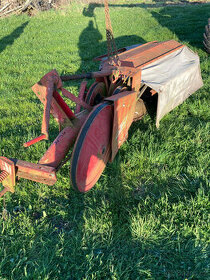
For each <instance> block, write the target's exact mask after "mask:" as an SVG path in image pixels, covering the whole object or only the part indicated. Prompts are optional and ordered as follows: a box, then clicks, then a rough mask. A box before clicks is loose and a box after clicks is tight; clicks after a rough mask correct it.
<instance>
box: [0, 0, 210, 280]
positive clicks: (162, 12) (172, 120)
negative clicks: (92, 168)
mask: <svg viewBox="0 0 210 280" xmlns="http://www.w3.org/2000/svg"><path fill="white" fill-rule="evenodd" d="M128 2H129V1H126V3H125V4H124V5H123V1H117V3H116V2H115V4H113V5H111V7H110V13H111V18H112V25H113V29H114V34H115V37H116V42H117V45H118V47H123V46H127V45H132V44H136V43H144V42H148V41H152V40H159V41H161V40H168V39H175V40H178V41H180V42H183V43H185V44H187V45H188V46H189V47H190V48H191V49H192V50H194V51H196V52H197V53H198V55H199V56H200V60H201V70H202V77H203V81H204V86H203V88H202V89H200V90H199V91H197V92H196V93H195V94H194V95H192V96H191V97H190V98H189V99H188V100H187V101H186V102H185V103H184V104H182V105H181V106H179V107H178V108H176V109H175V110H174V111H173V112H171V113H170V114H168V115H167V116H166V117H165V118H164V119H163V120H162V121H161V123H160V129H159V130H157V129H156V127H155V121H154V120H152V119H151V118H150V117H149V116H146V117H145V118H144V119H143V120H142V121H140V122H137V123H135V124H133V125H132V127H131V129H130V133H129V138H128V141H127V142H126V143H125V144H124V145H123V146H122V148H121V150H120V151H119V153H118V155H117V157H116V158H115V160H114V162H113V163H112V164H108V166H107V168H106V169H105V171H104V173H103V175H102V177H101V178H100V180H99V181H98V183H97V184H96V186H95V187H94V188H93V189H92V190H91V191H90V192H88V193H86V194H79V193H76V192H75V191H74V190H73V189H72V187H71V185H70V180H69V164H66V165H65V166H64V168H63V169H62V170H61V171H60V173H58V182H57V183H56V184H55V185H54V186H53V187H48V186H45V185H42V184H39V183H35V182H30V181H27V180H23V179H22V180H20V182H19V183H18V185H17V186H16V192H15V194H7V195H6V196H5V201H4V199H1V200H0V205H1V210H0V211H1V217H0V279H1V280H3V279H15V280H17V279H21V280H23V279H42V280H43V279H44V280H47V279H68V280H70V279H86V280H87V279H120V280H121V279H134V280H136V279H154V280H157V279H158V280H159V279H177V280H180V279H182V280H184V279H188V280H189V279H192V280H195V279H200V280H205V279H206V280H207V279H209V247H208V246H209V216H208V215H209V208H210V207H209V206H210V204H209V192H208V187H209V181H208V179H209V177H208V175H209V174H208V171H209V169H208V168H209V142H208V141H209V122H208V121H209V98H208V93H209V88H210V87H209V84H210V79H209V66H210V62H209V57H208V55H207V54H206V53H205V52H204V51H203V47H202V34H203V30H204V26H205V24H206V23H207V18H208V16H209V12H208V11H209V9H210V4H203V5H185V6H184V5H182V6H173V7H170V6H168V7H167V6H163V7H155V6H150V5H149V4H148V5H142V4H141V3H140V1H130V4H132V3H136V2H139V3H138V5H136V6H135V5H129V4H128ZM120 3H121V4H120ZM0 30H1V31H0V100H1V101H0V154H1V155H2V156H7V157H13V158H19V159H22V160H28V161H31V162H37V161H38V160H39V159H40V158H41V156H42V154H43V153H44V152H45V150H46V148H47V147H49V145H50V143H51V142H50V141H48V142H40V143H38V144H36V145H34V146H32V147H30V148H28V149H25V148H23V146H22V143H24V142H26V141H27V140H29V139H31V138H33V137H36V136H38V135H39V134H40V126H41V118H42V112H43V108H42V105H41V104H40V103H39V101H38V100H37V98H36V96H35V95H34V93H33V92H32V91H31V89H30V87H31V86H32V85H33V84H34V83H36V82H37V81H38V80H39V79H40V78H41V77H42V76H43V75H44V74H45V73H47V72H49V71H50V70H51V69H54V68H56V69H57V71H58V72H59V73H60V74H61V73H72V74H74V73H81V72H87V71H91V70H97V69H98V65H97V64H96V63H95V62H93V61H92V58H93V57H95V56H97V55H100V54H103V53H104V52H105V51H106V42H105V22H104V10H103V8H102V7H100V6H91V9H90V8H89V9H88V8H87V6H85V5H84V4H80V5H78V4H72V5H71V6H70V7H68V8H65V9H63V10H61V11H48V12H44V13H40V14H38V15H37V16H35V17H31V18H29V17H27V16H25V15H22V16H18V17H17V16H13V17H10V18H5V19H1V20H0ZM78 87H79V84H78V83H75V82H74V83H70V84H67V88H69V89H70V90H71V91H72V92H73V93H77V92H78ZM50 133H51V141H52V140H53V139H54V138H55V136H56V135H57V133H58V128H57V125H56V123H55V122H54V121H53V120H52V121H51V131H50Z"/></svg>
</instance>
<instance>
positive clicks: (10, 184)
mask: <svg viewBox="0 0 210 280" xmlns="http://www.w3.org/2000/svg"><path fill="white" fill-rule="evenodd" d="M0 183H2V185H3V186H4V188H6V190H3V191H2V193H1V194H2V195H3V194H4V193H6V191H10V192H12V193H14V191H15V189H14V186H15V165H14V163H13V162H12V161H11V160H9V159H8V158H5V157H0ZM2 195H0V197H1V196H2Z"/></svg>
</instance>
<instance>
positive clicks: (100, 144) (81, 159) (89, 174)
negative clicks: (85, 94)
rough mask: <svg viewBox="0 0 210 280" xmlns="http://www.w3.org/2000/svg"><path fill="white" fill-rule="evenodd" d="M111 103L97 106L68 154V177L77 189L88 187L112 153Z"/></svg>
mask: <svg viewBox="0 0 210 280" xmlns="http://www.w3.org/2000/svg"><path fill="white" fill-rule="evenodd" d="M112 122H113V106H112V105H111V104H108V103H102V104H99V105H98V106H96V107H95V108H94V109H93V111H92V112H91V114H90V115H89V117H88V118H87V120H86V121H85V123H84V124H83V126H82V128H81V130H80V133H79V135H78V137H77V140H76V142H75V145H74V149H73V153H72V158H71V170H70V175H71V181H72V185H73V187H74V188H75V189H76V190H78V191H80V192H87V191H88V190H90V189H91V188H92V187H93V186H94V185H95V183H96V182H97V181H98V179H99V177H100V176H101V174H102V172H103V170H104V168H105V166H106V163H107V162H108V160H109V159H110V156H111V135H112Z"/></svg>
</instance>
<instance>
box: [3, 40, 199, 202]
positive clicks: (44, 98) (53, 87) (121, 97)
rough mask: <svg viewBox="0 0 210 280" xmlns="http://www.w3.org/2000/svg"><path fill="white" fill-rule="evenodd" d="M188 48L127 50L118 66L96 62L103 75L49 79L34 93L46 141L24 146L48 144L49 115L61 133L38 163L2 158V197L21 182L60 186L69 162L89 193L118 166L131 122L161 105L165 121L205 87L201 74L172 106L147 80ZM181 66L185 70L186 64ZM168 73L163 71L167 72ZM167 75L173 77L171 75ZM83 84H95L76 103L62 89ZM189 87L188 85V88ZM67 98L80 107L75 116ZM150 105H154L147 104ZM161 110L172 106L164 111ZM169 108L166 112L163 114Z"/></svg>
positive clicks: (166, 45) (169, 45)
mask: <svg viewBox="0 0 210 280" xmlns="http://www.w3.org/2000/svg"><path fill="white" fill-rule="evenodd" d="M185 48H186V47H185V46H184V45H182V44H181V43H179V42H176V41H174V40H169V41H165V42H157V41H154V42H149V43H147V44H143V45H138V46H135V47H129V48H122V49H120V50H118V51H117V56H116V57H115V58H117V59H116V60H113V58H111V59H110V57H109V56H107V55H102V56H100V57H97V58H96V60H98V61H100V62H101V65H100V70H99V71H97V72H91V73H88V74H82V75H71V76H59V74H58V73H57V72H56V70H52V71H51V72H49V73H48V74H46V75H45V76H44V77H43V78H42V79H41V80H40V81H39V82H38V83H37V84H35V85H34V86H33V87H32V90H33V91H34V93H35V94H36V95H37V97H38V98H39V99H40V101H41V102H42V103H43V105H44V114H43V120H42V129H41V135H40V136H38V137H37V138H35V139H33V140H31V141H29V142H27V143H25V144H24V146H25V147H29V146H30V145H32V144H35V143H36V142H38V141H41V140H44V139H45V140H47V139H48V128H49V120H50V114H51V115H52V116H53V117H54V118H55V120H56V121H57V122H58V124H59V129H60V132H59V134H58V136H57V137H56V139H55V140H54V141H53V143H52V144H51V146H50V147H49V149H48V150H47V151H46V153H45V154H44V155H43V156H42V158H41V159H40V160H39V162H38V163H30V162H26V161H22V160H19V159H8V158H5V157H0V182H1V183H2V185H3V186H4V189H3V190H2V191H1V192H0V197H1V196H3V195H4V194H5V193H6V192H7V191H9V192H12V193H13V192H14V191H15V189H14V187H15V184H16V182H17V181H18V180H19V179H21V178H25V179H29V180H32V181H36V182H40V183H43V184H47V185H53V184H55V183H56V172H57V171H58V170H59V169H60V168H61V167H62V166H63V165H64V164H65V163H66V162H67V161H68V160H69V159H70V158H71V164H70V178H71V183H72V186H73V187H74V188H75V189H76V190H78V191H80V192H87V191H88V190H90V189H91V188H92V187H93V186H94V185H95V183H96V182H97V181H98V179H99V178H100V176H101V174H102V172H103V170H104V168H105V166H106V164H107V163H108V162H109V161H111V162H112V161H113V160H114V158H115V156H116V154H117V151H118V149H119V148H120V146H121V145H122V144H123V143H124V141H125V140H126V139H127V136H128V130H129V128H130V126H131V124H132V122H133V121H137V120H140V119H141V118H142V117H143V116H144V115H145V114H146V113H147V106H149V105H148V104H150V103H151V102H153V101H154V102H155V100H156V102H157V100H158V102H159V101H160V106H159V105H158V106H159V107H160V108H159V107H158V108H157V110H159V113H158V114H159V119H160V118H162V116H163V115H164V114H166V113H167V112H169V111H171V110H172V109H173V108H174V107H175V106H177V105H179V104H180V103H182V102H183V101H184V99H186V98H187V97H188V96H189V95H190V94H192V92H194V91H195V90H197V89H198V88H199V87H200V86H201V85H202V82H201V78H200V76H199V75H200V72H199V70H198V71H197V72H196V73H197V76H198V79H200V80H199V83H197V86H194V87H193V89H191V90H190V91H189V90H188V93H187V96H185V97H184V98H182V99H183V100H181V101H180V100H179V101H177V102H175V103H174V104H171V103H172V102H170V101H171V99H170V98H168V95H170V92H169V94H168V92H167V90H166V94H165V99H166V101H165V99H164V100H163V101H161V98H162V97H161V92H162V91H164V90H161V89H160V90H158V89H157V90H156V87H155V86H154V87H153V82H154V81H152V80H151V81H148V80H145V79H143V78H142V73H143V72H144V73H145V71H146V72H148V71H150V70H151V69H152V67H156V68H154V69H157V65H160V64H161V63H159V62H163V61H166V60H170V61H171V59H172V60H173V58H174V56H177V53H178V52H179V53H181V52H182V53H183V52H184V51H185ZM168 58H170V59H168ZM182 65H183V66H182V67H183V69H184V67H185V64H183V61H182ZM169 66H170V63H169ZM158 67H159V66H158ZM164 67H165V66H164ZM164 67H162V68H160V69H165V68H164ZM174 68H176V65H174ZM164 71H167V72H168V70H167V69H165V70H164ZM174 71H175V70H174ZM177 72H179V71H177ZM188 72H189V69H188V70H187V71H186V73H187V74H186V75H185V76H186V77H187V75H189V73H188ZM157 75H160V76H161V75H162V73H156V76H157ZM162 76H163V75H162ZM149 77H152V75H150V76H149ZM80 78H91V79H94V82H93V84H92V85H91V86H90V87H89V88H87V81H86V80H83V81H82V83H81V85H80V90H79V94H78V97H76V96H74V95H73V94H72V93H70V92H69V91H67V90H66V89H65V88H64V85H63V84H64V83H65V81H67V80H73V79H80ZM160 79H161V77H160ZM189 79H195V75H194V74H193V75H192V73H191V76H189V77H188V80H189ZM176 82H177V81H175V83H176ZM173 83H174V79H173V78H171V81H169V83H168V84H169V86H171V85H172V84H173ZM186 83H187V82H186V81H185V85H186ZM188 83H190V82H188ZM154 84H155V82H154ZM160 84H161V82H160ZM163 84H164V81H163V82H162V85H163ZM183 87H184V86H183ZM160 88H161V87H160ZM181 90H182V89H181ZM167 94H168V95H167ZM62 96H64V97H65V98H69V99H70V100H71V101H73V102H75V103H76V107H75V110H74V112H73V111H72V110H71V109H70V107H69V106H68V105H67V103H66V101H65V100H64V98H63V97H62ZM166 97H167V98H166ZM147 100H149V101H150V102H149V103H148V104H146V103H147V102H146V101H147ZM173 100H176V99H173ZM164 102H165V103H164ZM162 104H167V106H166V105H164V106H165V107H164V106H163V105H162ZM169 105H170V106H169ZM161 106H162V107H161ZM166 107H167V110H165V109H164V108H166ZM161 108H162V109H161ZM164 110H165V111H164ZM161 112H163V113H162V115H161ZM73 144H74V147H73V150H72V152H71V155H70V156H69V155H68V153H69V151H70V148H71V147H72V145H73Z"/></svg>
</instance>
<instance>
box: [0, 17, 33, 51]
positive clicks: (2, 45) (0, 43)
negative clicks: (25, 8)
mask: <svg viewBox="0 0 210 280" xmlns="http://www.w3.org/2000/svg"><path fill="white" fill-rule="evenodd" d="M27 25H28V21H27V22H25V23H23V24H21V25H20V26H19V27H17V28H16V29H15V30H14V31H13V32H12V33H11V34H9V35H7V36H5V37H3V38H2V39H1V40H0V53H1V52H3V50H5V49H6V47H7V46H9V45H12V44H13V43H14V41H15V40H16V39H17V38H18V37H20V35H21V34H22V33H23V32H24V29H25V27H26V26H27Z"/></svg>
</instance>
